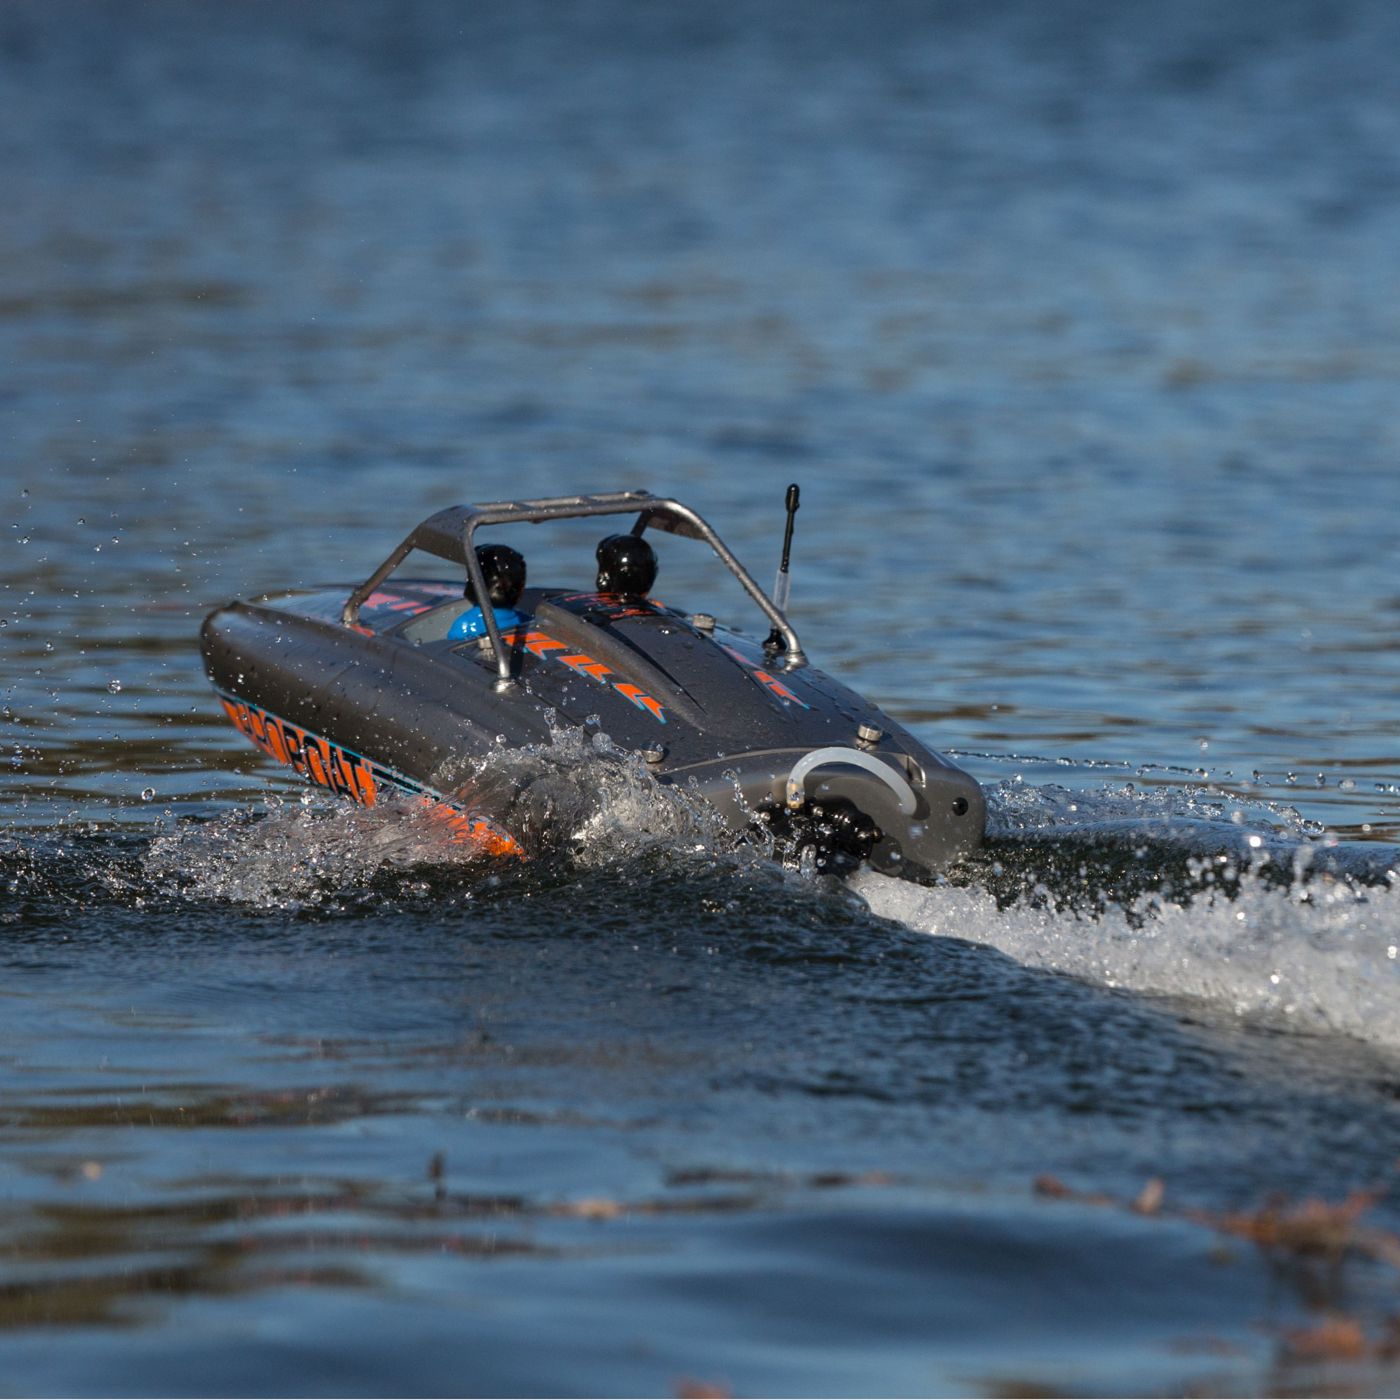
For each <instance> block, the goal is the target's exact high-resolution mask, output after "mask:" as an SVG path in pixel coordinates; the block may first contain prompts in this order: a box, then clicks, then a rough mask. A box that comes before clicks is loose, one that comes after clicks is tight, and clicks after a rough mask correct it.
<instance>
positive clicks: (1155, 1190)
mask: <svg viewBox="0 0 1400 1400" xmlns="http://www.w3.org/2000/svg"><path fill="white" fill-rule="evenodd" d="M1166 1194H1167V1188H1166V1185H1165V1184H1164V1183H1163V1181H1162V1178H1161V1177H1160V1176H1154V1177H1150V1178H1149V1179H1148V1181H1147V1182H1146V1184H1145V1185H1144V1186H1143V1188H1142V1190H1141V1191H1139V1192H1138V1194H1137V1199H1136V1200H1135V1201H1134V1202H1133V1209H1134V1210H1135V1211H1137V1213H1138V1214H1139V1215H1156V1214H1157V1212H1158V1211H1159V1210H1161V1209H1162V1198H1163V1197H1164V1196H1165V1195H1166Z"/></svg>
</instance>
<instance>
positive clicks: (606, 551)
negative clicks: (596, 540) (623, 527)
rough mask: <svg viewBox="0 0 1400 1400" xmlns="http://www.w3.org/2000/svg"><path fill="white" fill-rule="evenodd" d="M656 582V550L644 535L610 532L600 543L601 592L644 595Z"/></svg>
mask: <svg viewBox="0 0 1400 1400" xmlns="http://www.w3.org/2000/svg"><path fill="white" fill-rule="evenodd" d="M655 582H656V551H655V550H654V549H653V548H652V547H651V546H650V545H649V544H648V543H647V542H646V541H645V540H644V539H643V538H642V537H641V536H640V535H609V536H608V537H607V539H605V540H604V541H603V542H602V543H601V544H600V545H599V546H598V592H599V593H621V594H623V595H624V596H626V597H641V596H643V595H644V594H646V593H649V592H650V591H651V586H652V584H654V583H655Z"/></svg>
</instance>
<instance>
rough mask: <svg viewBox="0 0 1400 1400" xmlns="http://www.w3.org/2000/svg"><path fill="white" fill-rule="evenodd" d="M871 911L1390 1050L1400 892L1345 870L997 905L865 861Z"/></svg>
mask: <svg viewBox="0 0 1400 1400" xmlns="http://www.w3.org/2000/svg"><path fill="white" fill-rule="evenodd" d="M851 885H852V888H853V889H854V890H855V891H856V892H857V893H859V894H860V895H861V896H862V897H863V898H864V899H865V900H866V902H867V903H868V904H869V906H870V908H871V911H872V912H873V913H875V914H878V915H880V916H882V917H884V918H888V919H893V920H895V921H897V922H899V923H902V924H904V925H906V926H907V927H909V928H911V929H914V930H916V931H919V932H923V933H929V934H934V935H940V936H947V937H955V938H960V939H966V940H968V941H970V942H975V943H982V944H986V945H987V946H989V947H993V948H996V949H997V950H998V951H1000V952H1002V953H1005V954H1007V955H1008V956H1010V957H1013V958H1015V959H1017V960H1018V961H1019V962H1022V963H1024V964H1026V965H1027V966H1031V967H1039V968H1045V969H1049V970H1052V971H1055V972H1063V973H1068V974H1070V975H1072V976H1075V977H1080V978H1083V979H1085V980H1086V981H1090V982H1095V983H1099V984H1101V985H1104V986H1108V987H1114V988H1122V989H1124V990H1129V991H1133V992H1138V993H1147V994H1155V995H1163V996H1182V997H1193V998H1201V999H1203V1000H1206V1001H1209V1002H1212V1003H1215V1004H1217V1005H1221V1006H1224V1007H1227V1008H1230V1009H1232V1010H1233V1011H1234V1012H1235V1013H1236V1014H1237V1015H1240V1016H1245V1017H1258V1018H1263V1019H1266V1020H1269V1021H1273V1022H1275V1023H1281V1024H1285V1025H1287V1026H1288V1027H1289V1028H1290V1029H1292V1030H1297V1031H1301V1032H1314V1033H1341V1034H1345V1035H1350V1036H1355V1037H1358V1038H1361V1039H1365V1040H1370V1041H1375V1042H1378V1043H1383V1044H1390V1045H1400V962H1397V957H1398V956H1400V888H1396V887H1394V886H1393V885H1391V886H1389V887H1385V886H1371V887H1366V886H1359V885H1357V884H1356V883H1355V882H1354V881H1351V880H1348V879H1338V878H1332V877H1322V878H1317V879H1312V880H1305V879H1304V878H1303V876H1302V875H1301V874H1300V875H1299V876H1297V877H1295V878H1294V879H1293V880H1292V881H1291V882H1290V883H1289V884H1288V885H1286V886H1282V887H1281V886H1280V885H1279V884H1277V883H1276V882H1275V881H1273V880H1271V879H1268V878H1266V876H1265V874H1264V872H1263V871H1261V870H1245V871H1243V872H1241V873H1240V874H1239V876H1238V881H1237V883H1231V884H1230V885H1228V886H1217V887H1210V886H1204V887H1201V886H1198V887H1197V889H1196V890H1194V891H1192V892H1190V893H1186V894H1182V895H1173V894H1170V893H1166V892H1163V891H1160V890H1159V891H1153V892H1150V893H1146V894H1142V895H1139V896H1138V897H1136V898H1134V899H1131V900H1127V901H1124V902H1107V903H1101V904H1098V905H1096V906H1092V907H1088V908H1086V907H1083V906H1077V907H1073V906H1072V905H1071V902H1070V900H1069V899H1067V898H1066V897H1064V896H1063V895H1059V894H1057V893H1056V892H1055V891H1053V890H1051V889H1050V888H1048V887H1047V886H1045V885H1044V884H1041V885H1038V886H1036V887H1035V889H1034V891H1033V894H1034V898H1029V899H1025V900H1019V901H1016V902H1013V903H1010V904H1007V903H1006V902H1005V901H1004V900H1001V899H999V898H998V897H997V896H996V895H995V894H993V893H992V892H991V891H989V890H988V889H985V888H979V887H975V886H973V887H961V888H959V887H954V886H949V885H945V886H939V887H935V888H924V887H920V886H916V885H911V884H908V883H906V882H903V881H899V880H893V879H890V878H888V877H886V876H883V875H878V874H876V873H875V872H873V871H870V870H864V871H861V872H860V873H859V874H858V875H856V876H855V877H854V879H853V880H852V881H851Z"/></svg>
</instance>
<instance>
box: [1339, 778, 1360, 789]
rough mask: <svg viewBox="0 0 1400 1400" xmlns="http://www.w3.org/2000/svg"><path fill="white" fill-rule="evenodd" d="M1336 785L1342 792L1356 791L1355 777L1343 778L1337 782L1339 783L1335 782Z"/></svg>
mask: <svg viewBox="0 0 1400 1400" xmlns="http://www.w3.org/2000/svg"><path fill="white" fill-rule="evenodd" d="M1337 786H1338V787H1339V788H1341V790H1342V791H1343V792H1355V791H1356V779H1355V778H1343V779H1342V781H1341V782H1339V783H1338V784H1337Z"/></svg>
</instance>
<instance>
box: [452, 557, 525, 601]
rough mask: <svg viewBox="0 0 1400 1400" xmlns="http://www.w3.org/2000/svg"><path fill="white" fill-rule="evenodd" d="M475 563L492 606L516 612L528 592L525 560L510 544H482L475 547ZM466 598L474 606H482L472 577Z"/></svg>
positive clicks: (468, 580)
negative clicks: (476, 604)
mask: <svg viewBox="0 0 1400 1400" xmlns="http://www.w3.org/2000/svg"><path fill="white" fill-rule="evenodd" d="M476 560H477V563H478V564H480V565H481V572H482V575H483V577H484V578H485V579H486V591H487V593H488V594H490V597H491V606H492V607H493V608H513V607H514V606H515V604H516V600H517V599H518V598H519V597H520V595H521V593H522V592H523V591H524V588H525V556H524V555H523V554H521V553H520V551H519V550H518V549H512V548H511V547H510V546H509V545H508V544H480V545H477V547H476ZM463 594H464V596H465V597H467V598H470V599H471V600H472V602H473V603H478V604H479V603H480V600H479V599H478V598H477V596H476V590H475V589H474V588H473V587H472V581H471V578H470V577H468V579H467V586H466V588H465V589H464V590H463Z"/></svg>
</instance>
